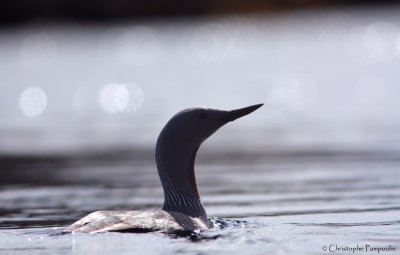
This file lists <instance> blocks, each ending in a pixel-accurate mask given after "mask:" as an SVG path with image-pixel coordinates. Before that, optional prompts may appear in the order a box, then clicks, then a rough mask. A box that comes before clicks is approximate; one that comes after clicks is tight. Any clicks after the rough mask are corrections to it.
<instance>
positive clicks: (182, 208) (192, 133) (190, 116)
mask: <svg viewBox="0 0 400 255" xmlns="http://www.w3.org/2000/svg"><path fill="white" fill-rule="evenodd" d="M262 105H263V104H257V105H252V106H249V107H245V108H241V109H237V110H232V111H223V110H217V109H210V108H190V109H186V110H183V111H181V112H178V113H177V114H176V115H175V116H174V117H172V118H171V119H170V120H169V121H168V123H167V124H166V125H165V127H164V128H163V130H162V131H161V133H160V135H159V137H158V140H157V145H156V153H155V156H156V162H157V169H158V174H159V176H160V179H161V183H162V187H163V189H164V206H163V208H162V209H161V210H160V209H156V210H143V211H97V212H94V213H91V214H89V215H87V216H86V217H84V218H82V219H80V220H79V221H77V222H75V223H74V224H72V225H71V226H69V227H68V228H66V229H65V230H64V231H63V232H83V233H96V232H105V231H130V230H131V231H135V230H138V231H143V230H144V231H165V232H171V231H182V230H197V229H199V230H206V229H208V228H209V227H210V226H211V223H210V221H209V220H208V218H207V214H206V211H205V210H204V207H203V205H202V203H201V201H200V196H199V193H198V191H197V185H196V178H195V174H194V161H195V157H196V152H197V150H198V148H199V147H200V145H201V144H202V142H204V141H205V140H206V139H207V138H208V137H209V136H211V135H212V134H213V133H214V132H215V131H217V130H218V129H219V128H220V127H222V126H223V125H225V124H226V123H228V122H230V121H233V120H235V119H237V118H240V117H243V116H245V115H247V114H249V113H251V112H253V111H255V110H257V109H258V108H260V107H261V106H262Z"/></svg>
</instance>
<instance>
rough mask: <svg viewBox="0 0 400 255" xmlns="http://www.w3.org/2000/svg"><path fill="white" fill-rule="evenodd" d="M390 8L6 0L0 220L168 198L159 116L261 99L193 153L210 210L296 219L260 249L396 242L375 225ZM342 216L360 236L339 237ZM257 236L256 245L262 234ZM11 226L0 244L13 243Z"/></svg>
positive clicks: (392, 61) (395, 94) (386, 152)
mask: <svg viewBox="0 0 400 255" xmlns="http://www.w3.org/2000/svg"><path fill="white" fill-rule="evenodd" d="M397 2H398V1H372V0H370V1H355V0H354V1H348V0H347V1H346V0H343V1H339V0H337V1H334V0H285V1H278V0H264V1H261V0H250V1H241V0H233V1H180V0H172V1H161V0H151V1H127V0H116V1H110V0H97V1H95V0H93V1H72V0H40V1H38V0H25V1H21V0H19V1H1V3H0V175H1V178H0V184H1V185H0V207H1V208H0V227H1V228H2V229H7V228H11V229H20V228H25V227H33V226H34V227H40V228H45V227H49V226H57V227H60V226H65V225H67V224H70V223H72V222H73V221H74V220H76V219H78V218H79V217H81V216H83V215H85V214H86V213H89V212H91V211H94V210H101V209H145V208H154V207H160V206H161V204H162V198H163V197H162V189H161V185H160V182H159V180H158V176H157V172H156V167H155V163H154V146H155V142H156V139H157V136H158V134H159V132H160V131H161V129H162V128H163V126H164V124H165V123H166V122H167V121H168V120H169V118H170V117H171V116H172V115H174V114H175V113H176V112H178V111H180V110H182V109H184V108H188V107H196V106H209V107H214V108H220V109H226V110H229V109H236V108H241V107H245V106H249V105H253V104H257V103H264V104H265V105H264V107H262V108H260V109H259V110H257V111H256V112H254V113H252V114H251V115H249V116H246V117H245V118H243V119H240V120H237V121H235V122H233V123H230V124H228V125H227V126H225V127H223V128H222V129H221V130H219V131H218V132H217V133H216V134H215V135H213V136H212V137H211V138H210V139H209V140H207V142H206V143H205V144H204V145H203V146H202V147H201V149H200V151H199V155H198V161H197V163H198V164H197V167H198V168H197V169H198V171H197V172H196V174H197V177H198V179H197V180H198V183H199V190H200V193H201V194H202V197H203V202H204V203H205V207H206V208H207V212H208V213H209V215H210V216H221V217H238V218H243V217H248V216H257V217H262V216H266V217H268V218H266V219H265V221H266V222H268V224H269V223H270V222H296V223H298V224H300V223H301V224H303V225H301V224H300V225H295V226H292V225H291V226H290V229H288V230H287V232H285V231H283V232H279V231H282V229H285V228H282V227H283V226H282V225H278V226H277V227H276V229H278V231H275V232H273V235H270V236H267V237H265V238H266V239H260V240H259V241H260V245H262V246H260V247H264V248H263V249H261V250H262V251H265V249H267V248H268V247H271V246H265V245H264V244H265V240H272V241H271V242H272V243H275V244H279V243H280V246H279V245H275V246H274V245H273V246H272V247H274V248H273V249H279V248H282V247H288V246H287V245H288V242H294V246H293V247H295V248H296V249H295V250H296V253H297V251H299V247H302V248H300V250H303V251H309V249H310V247H316V248H315V249H318V251H319V250H320V245H321V242H322V241H321V242H317V241H312V244H311V245H308V244H309V243H307V241H306V242H303V240H302V239H301V238H299V236H294V238H292V239H293V241H289V240H288V239H287V238H289V239H290V238H291V237H293V233H299V232H300V233H302V234H300V236H305V238H306V240H320V239H319V238H326V239H327V240H336V239H337V237H338V236H341V237H343V238H349V239H346V240H360V238H361V239H362V238H374V239H368V240H375V241H376V242H378V241H379V240H381V239H380V238H386V239H384V240H392V239H390V238H393V237H390V236H382V235H384V234H382V233H388V234H387V235H389V234H390V233H392V234H395V233H396V231H397V234H398V215H399V214H398V213H399V210H400V208H399V206H398V205H399V198H398V194H399V193H398V192H399V190H400V187H399V184H398V177H399V171H398V163H399V162H400V161H399V159H400V156H399V155H400V154H399V149H400V133H399V128H400V86H399V80H400V72H399V70H400V69H399V66H400V5H399V4H397ZM355 212H358V213H359V214H357V215H356V216H355V214H354V213H355ZM285 217H286V218H285ZM258 220H263V218H259V219H258ZM249 221H251V220H249ZM309 222H313V223H315V222H320V223H321V229H319V230H318V231H319V232H318V231H315V229H314V227H315V225H307V224H308V223H309ZM371 222H373V223H371ZM388 222H389V223H388ZM324 224H327V225H324ZM329 224H331V225H329ZM332 224H339V225H332ZM340 224H342V225H340ZM346 224H350V225H351V224H352V225H351V226H356V227H359V229H357V231H355V232H354V231H353V229H348V228H338V229H337V231H339V230H340V231H343V232H340V233H339V232H336V234H335V233H334V234H332V228H331V226H340V227H346V226H348V225H346ZM368 224H369V225H368ZM371 224H372V225H371ZM396 224H397V225H396ZM257 226H261V225H260V224H257ZM266 226H268V228H270V227H272V228H273V227H274V226H271V225H266ZM371 226H376V228H373V227H371ZM391 227H393V228H394V230H393V231H394V232H393V231H388V228H391ZM396 227H397V230H396V229H395V228H396ZM381 228H384V231H383V230H382V229H381ZM259 230H261V231H260V232H257V230H255V231H254V233H256V236H257V237H255V238H256V240H258V239H257V238H258V237H259V236H263V235H265V234H266V233H269V231H265V229H263V228H262V227H261V229H259ZM347 230H349V232H346V231H347ZM296 231H299V232H296ZM302 231H304V232H302ZM324 231H326V232H324ZM335 231H336V230H335ZM374 231H376V232H374ZM13 233H14V232H13ZM32 233H33V232H32ZM313 233H319V234H318V235H316V234H315V235H314V236H311V237H310V236H309V235H313ZM321 233H322V234H321ZM324 233H325V234H324ZM374 233H375V234H374ZM19 234H21V233H20V232H17V233H16V234H15V236H16V238H15V239H12V237H10V236H6V237H5V238H0V240H1V241H0V244H1V242H3V243H4V242H5V243H6V244H7V242H8V244H9V243H10V242H12V243H13V245H11V247H14V248H15V249H20V248H21V247H20V246H21V245H24V243H23V242H22V243H21V242H20V240H22V239H19V238H18V237H19ZM21 235H22V236H23V237H24V238H25V237H26V233H25V232H23V233H22V234H21ZM240 235H241V234H240ZM0 236H1V233H0ZM222 236H224V235H222ZM241 236H243V235H241ZM244 236H247V237H248V238H252V237H251V235H250V237H249V236H248V235H244ZM233 237H234V235H232V236H230V237H229V238H228V239H227V241H228V243H229V244H230V245H233V244H234V243H237V244H238V245H239V246H241V245H246V244H247V242H235V241H234V242H233V241H232V239H230V238H233ZM247 237H246V238H247ZM221 238H223V237H221ZM307 238H308V239H307ZM357 238H358V239H357ZM278 239H279V240H280V241H279V240H278ZM292 239H290V240H292ZM23 240H25V239H23ZM38 240H39V239H38ZM40 240H41V239H40ZM240 240H242V239H240ZM393 240H394V239H393ZM396 240H397V241H398V238H396ZM38 242H39V241H38ZM257 242H258V241H256V243H257ZM393 242H395V241H393ZM249 243H250V244H251V243H252V242H249ZM8 244H7V245H8ZM148 244H149V245H148V246H146V247H147V248H149V249H150V248H152V247H154V246H153V244H154V242H153V241H152V242H149V243H148ZM212 244H213V243H212V242H210V243H208V245H212ZM63 245H65V242H63V244H61V246H62V247H64V246H63ZM97 245H98V244H97ZM118 245H119V244H118ZM0 246H1V245H0ZM216 246H218V247H220V246H221V245H219V244H218V243H216ZM94 247H95V246H94ZM96 247H97V246H96ZM207 247H208V246H207ZM293 247H292V248H293ZM64 248H65V247H64ZM64 248H60V249H64ZM242 248H243V247H242ZM11 249H13V248H11ZM67 249H69V247H67ZM313 249H314V248H313ZM315 249H314V251H315ZM289 250H290V249H289ZM28 251H29V249H28ZM227 251H229V250H227ZM274 251H276V250H274ZM285 251H287V250H285ZM128 252H129V250H127V254H128ZM85 254H86V253H85ZM96 254H97V253H96ZM120 254H121V253H120ZM161 254H164V253H161ZM171 254H174V252H171ZM195 254H199V253H195ZM216 254H220V253H216ZM264 254H265V253H264ZM305 254H310V253H307V252H306V253H305Z"/></svg>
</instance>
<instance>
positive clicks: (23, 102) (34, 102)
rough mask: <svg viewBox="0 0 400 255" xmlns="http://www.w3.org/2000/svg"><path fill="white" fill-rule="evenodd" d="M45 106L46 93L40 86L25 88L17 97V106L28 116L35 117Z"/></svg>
mask: <svg viewBox="0 0 400 255" xmlns="http://www.w3.org/2000/svg"><path fill="white" fill-rule="evenodd" d="M46 106H47V96H46V93H45V92H44V91H43V90H42V89H41V88H35V87H32V88H27V89H26V90H24V91H23V92H22V94H21V96H20V98H19V107H20V109H21V111H22V112H23V113H24V114H25V115H26V116H28V117H32V118H33V117H37V116H39V115H40V114H42V113H43V112H44V110H45V109H46Z"/></svg>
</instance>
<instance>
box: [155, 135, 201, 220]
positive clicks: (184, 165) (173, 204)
mask: <svg viewBox="0 0 400 255" xmlns="http://www.w3.org/2000/svg"><path fill="white" fill-rule="evenodd" d="M172 140H173V139H172ZM172 140H171V139H167V138H164V139H163V138H161V136H160V137H159V138H158V141H157V146H156V163H157V170H158V174H159V176H160V179H161V183H162V186H163V190H164V206H163V210H166V211H175V212H180V213H183V214H186V215H188V216H191V217H194V218H200V219H202V220H203V221H204V222H205V223H207V214H206V212H205V210H204V207H203V205H202V203H201V201H200V196H199V193H198V190H197V184H196V177H195V173H194V162H195V158H196V153H197V149H198V147H193V148H192V147H191V146H189V145H188V144H185V143H179V142H177V141H172Z"/></svg>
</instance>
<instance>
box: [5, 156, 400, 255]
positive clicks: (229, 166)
mask: <svg viewBox="0 0 400 255" xmlns="http://www.w3.org/2000/svg"><path fill="white" fill-rule="evenodd" d="M0 161H1V163H2V166H5V167H6V168H8V169H13V171H12V172H11V173H13V174H14V175H15V176H8V177H6V178H5V179H2V180H1V182H2V190H1V192H0V204H1V205H2V208H1V210H0V214H1V231H0V247H1V248H0V249H1V250H2V251H21V252H23V251H26V252H29V253H31V252H32V251H37V252H38V253H40V252H41V251H43V250H47V249H49V250H51V251H53V252H62V251H71V250H72V251H75V252H79V253H89V254H96V253H99V252H100V253H109V252H117V253H119V254H124V253H131V252H132V251H133V250H137V249H140V250H141V251H142V252H143V253H146V254H147V253H149V254H165V252H167V253H189V254H198V253H202V252H205V253H208V254H221V253H222V254H229V253H232V252H237V251H243V252H244V251H246V253H250V254H265V253H278V254H279V253H287V252H297V253H300V254H301V253H304V254H310V253H311V254H313V253H314V254H318V253H320V252H321V251H322V248H323V246H326V245H331V244H337V245H341V246H343V245H344V246H346V245H356V244H359V245H365V244H370V245H376V246H387V245H392V246H396V247H397V248H398V249H400V241H399V240H400V239H399V238H398V237H399V235H400V220H399V215H400V214H399V213H400V197H399V195H398V194H399V192H400V185H399V183H398V179H399V177H400V172H399V171H398V168H399V162H400V154H398V153H396V152H377V151H375V152H374V151H370V152H367V151H347V152H340V151H326V150H325V151H323V150H316V151H310V152H304V151H301V152H298V151H291V152H288V151H286V152H284V151H282V152H276V151H275V152H268V151H264V152H262V151H259V152H257V153H250V152H249V153H248V154H242V155H241V156H240V157H237V156H236V155H235V153H231V152H229V150H228V151H225V152H224V151H213V149H210V150H207V151H200V155H199V159H198V162H197V179H198V185H199V190H200V192H201V195H202V199H203V202H204V204H205V208H206V210H207V212H208V214H209V215H210V216H212V217H222V218H225V220H224V219H219V218H214V221H215V222H216V223H217V224H219V226H220V228H216V229H213V230H211V231H207V232H203V233H198V234H195V233H192V234H187V233H186V234H177V235H164V234H160V233H147V234H144V233H143V234H127V233H125V234H118V233H106V234H98V235H85V234H82V235H81V234H76V235H58V234H59V233H60V231H61V230H62V227H64V226H67V225H68V224H70V223H72V222H73V221H75V220H76V219H78V218H80V217H82V216H84V215H86V214H87V213H90V212H92V211H95V210H103V209H110V210H135V209H150V208H157V207H158V208H159V207H160V206H161V205H162V199H163V196H162V190H161V185H160V182H159V180H158V176H157V172H156V169H155V164H154V160H153V155H152V151H151V150H149V151H146V150H144V151H125V152H118V153H117V154H113V153H111V152H109V153H106V152H105V153H100V154H97V155H96V154H91V155H84V154H81V155H70V156H57V157H56V156H54V157H43V158H39V157H36V158H22V157H2V158H1V160H0ZM2 176H4V175H3V174H2ZM17 176H18V180H19V183H15V182H14V183H13V182H12V181H11V179H12V178H16V177H17ZM7 178H8V179H7ZM235 220H238V221H237V222H236V221H235ZM199 242H200V243H202V244H201V245H200V244H198V243H199ZM221 247H226V248H224V250H223V251H221ZM389 254H396V253H389Z"/></svg>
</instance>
